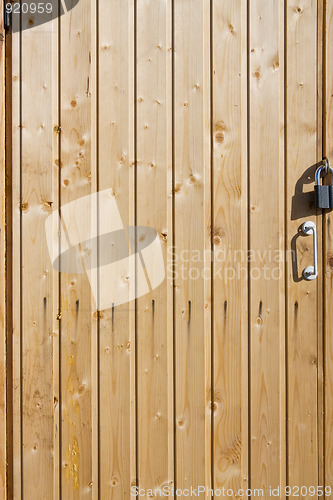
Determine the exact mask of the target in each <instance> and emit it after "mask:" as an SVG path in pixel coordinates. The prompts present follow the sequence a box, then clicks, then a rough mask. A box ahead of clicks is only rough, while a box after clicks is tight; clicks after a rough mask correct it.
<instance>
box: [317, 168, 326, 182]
mask: <svg viewBox="0 0 333 500" xmlns="http://www.w3.org/2000/svg"><path fill="white" fill-rule="evenodd" d="M323 169H324V165H320V167H318V168H317V170H316V185H317V186H320V178H321V172H322V170H323Z"/></svg>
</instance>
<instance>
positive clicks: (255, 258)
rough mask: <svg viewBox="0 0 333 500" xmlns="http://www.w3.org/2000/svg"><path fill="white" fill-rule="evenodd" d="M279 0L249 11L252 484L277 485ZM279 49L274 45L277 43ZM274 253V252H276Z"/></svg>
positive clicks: (281, 292)
mask: <svg viewBox="0 0 333 500" xmlns="http://www.w3.org/2000/svg"><path fill="white" fill-rule="evenodd" d="M283 20H284V2H283V1H275V2H273V5H272V4H269V3H267V2H265V1H261V0H256V1H254V2H251V4H250V11H249V26H250V28H249V29H250V33H249V44H250V45H249V51H250V66H249V99H250V119H249V138H250V139H249V140H250V166H249V171H250V174H249V175H250V190H249V193H250V194H249V196H250V199H249V224H250V228H249V231H250V250H251V255H252V257H251V259H250V269H249V272H250V277H249V279H250V306H249V307H250V360H251V361H250V362H251V368H250V380H251V384H250V391H251V401H250V408H251V413H250V436H251V464H250V470H251V479H250V481H251V482H250V484H251V487H252V488H264V489H265V490H267V489H268V487H269V486H270V485H279V484H280V481H281V475H283V473H284V471H283V464H284V458H283V457H284V455H285V450H284V449H283V448H282V449H281V442H282V440H281V434H283V432H284V424H283V422H284V417H285V415H284V406H282V405H281V403H283V399H282V397H283V391H284V384H283V380H284V372H283V369H284V368H283V364H282V363H281V360H283V352H282V356H281V352H280V349H282V350H283V339H284V327H285V320H284V314H285V312H284V296H285V288H284V258H283V254H284V136H283V127H284V107H283V104H284V92H283V84H284V80H283V78H284V75H283V68H284V56H283V46H282V47H281V41H283ZM281 48H282V50H281ZM277 256H278V257H277Z"/></svg>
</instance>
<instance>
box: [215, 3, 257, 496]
mask: <svg viewBox="0 0 333 500" xmlns="http://www.w3.org/2000/svg"><path fill="white" fill-rule="evenodd" d="M212 19H213V141H214V142H213V147H214V156H213V161H214V169H213V221H214V222H213V245H214V247H213V248H214V272H213V276H214V281H213V290H214V293H213V297H214V301H213V304H214V307H213V325H214V336H213V339H214V340H213V355H214V363H213V367H214V374H213V384H214V386H213V391H214V392H213V395H214V396H213V412H214V452H213V457H214V488H222V487H225V488H226V490H227V489H229V488H231V489H233V490H234V491H238V490H239V489H240V488H244V489H246V488H247V484H248V483H247V480H248V418H247V412H248V402H247V392H248V391H247V388H248V383H247V377H248V363H247V349H248V347H247V337H248V310H247V244H248V242H247V93H246V88H247V2H246V1H243V0H237V1H236V2H235V1H234V0H230V1H225V2H220V1H219V0H215V1H214V2H213V15H212ZM244 131H245V133H244ZM245 342H246V343H245ZM244 360H245V362H244Z"/></svg>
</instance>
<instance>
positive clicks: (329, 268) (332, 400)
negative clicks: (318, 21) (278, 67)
mask: <svg viewBox="0 0 333 500" xmlns="http://www.w3.org/2000/svg"><path fill="white" fill-rule="evenodd" d="M325 14H326V19H325V25H326V31H325V46H326V53H325V56H326V57H325V60H324V64H325V76H326V78H325V89H326V92H325V96H324V99H325V100H324V154H325V155H326V156H327V157H328V158H329V160H330V164H331V166H332V165H333V2H332V1H328V2H326V12H325ZM332 226H333V218H332V213H327V214H326V216H325V220H324V262H323V268H324V270H325V277H324V287H325V288H324V290H325V309H324V315H325V316H324V318H325V324H324V326H325V328H324V345H325V351H324V363H325V365H324V366H325V369H324V373H325V421H324V431H325V434H324V436H325V455H324V461H325V477H324V482H325V483H324V484H325V486H331V487H332V485H333V338H332V324H333V311H332V302H333V227H332Z"/></svg>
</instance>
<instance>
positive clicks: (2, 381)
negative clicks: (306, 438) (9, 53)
mask: <svg viewBox="0 0 333 500" xmlns="http://www.w3.org/2000/svg"><path fill="white" fill-rule="evenodd" d="M0 37H1V40H0V95H1V105H0V168H1V181H0V182H1V192H0V227H1V231H0V255H1V256H2V258H1V263H0V331H1V336H0V443H1V444H0V497H1V498H3V499H6V498H7V492H6V490H7V451H6V443H7V415H6V411H7V394H6V384H7V375H6V372H7V355H6V335H7V327H6V322H7V314H6V298H5V293H6V267H5V266H6V260H5V259H6V257H5V256H6V253H7V252H6V229H5V227H6V226H5V223H6V215H5V211H6V194H5V189H6V177H5V173H6V170H5V168H6V165H5V39H4V37H5V30H4V19H3V10H2V12H1V13H0Z"/></svg>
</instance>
